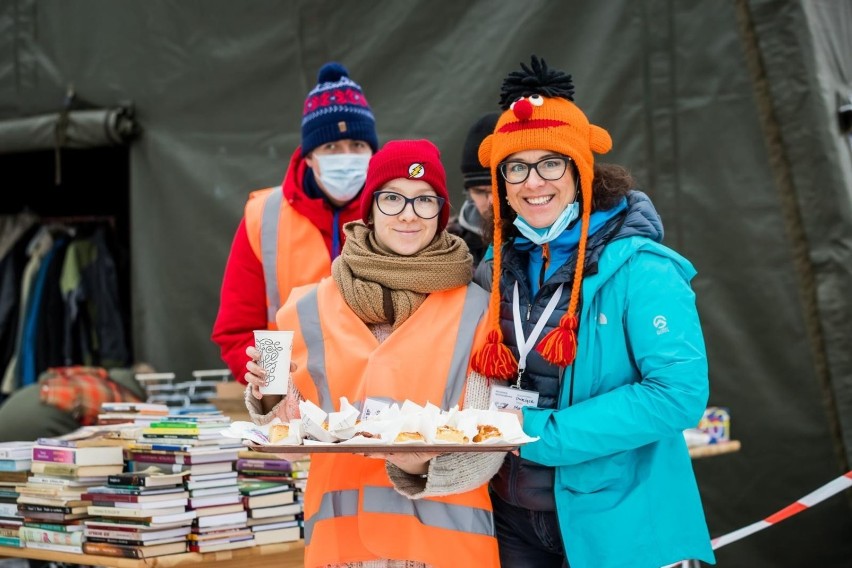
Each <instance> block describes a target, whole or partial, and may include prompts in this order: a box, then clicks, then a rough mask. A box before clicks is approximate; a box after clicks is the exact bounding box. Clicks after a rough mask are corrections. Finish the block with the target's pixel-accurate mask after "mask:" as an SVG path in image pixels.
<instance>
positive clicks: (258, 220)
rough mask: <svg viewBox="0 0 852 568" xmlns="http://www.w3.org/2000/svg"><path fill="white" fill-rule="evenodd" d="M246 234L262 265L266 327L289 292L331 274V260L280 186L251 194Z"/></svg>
mask: <svg viewBox="0 0 852 568" xmlns="http://www.w3.org/2000/svg"><path fill="white" fill-rule="evenodd" d="M245 219H246V231H247V232H248V238H249V243H250V244H251V248H252V250H253V251H254V254H255V256H257V258H258V260H260V261H261V263H262V264H263V280H264V282H265V283H266V314H267V327H268V328H269V329H276V327H275V314H276V312H277V311H278V309H279V308H280V307H281V305H282V304H283V303H284V302H286V301H287V297H288V296H289V295H290V291H291V290H292V289H293V288H295V287H297V286H303V285H305V284H311V283H314V282H319V280H320V279H321V278H324V277H326V276H328V275H329V274H331V258H330V257H329V254H328V247H326V246H325V241H324V240H323V237H322V233H320V230H319V229H317V228H316V226H314V224H313V223H311V221H310V220H309V219H307V218H306V217H305V216H304V215H301V214H300V213H299V212H297V211H296V210H295V209H293V207H292V206H291V205H290V203H289V202H288V201H287V200H286V199H284V192H283V191H282V189H281V187H271V188H267V189H261V190H258V191H253V192H252V193H251V195H250V196H249V200H248V202H247V203H246V209H245Z"/></svg>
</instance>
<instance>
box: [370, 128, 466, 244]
mask: <svg viewBox="0 0 852 568" xmlns="http://www.w3.org/2000/svg"><path fill="white" fill-rule="evenodd" d="M398 178H403V179H419V180H422V181H425V182H426V183H428V184H429V185H431V186H432V189H434V190H435V193H436V194H437V195H438V197H443V198H444V206H443V207H442V208H441V213H440V214H439V215H438V232H439V233H440V232H441V231H443V230H444V228H446V226H447V221H448V220H449V218H450V196H449V194H448V193H447V174H446V173H445V172H444V165H443V164H442V163H441V151H440V150H438V147H437V146H435V145H434V144H432V143H431V142H430V141H428V140H391V141H390V142H388V143H387V144H385V145H384V146H382V149H381V150H379V151H378V152H376V153H375V154H373V157H372V158H371V159H370V166H369V167H368V169H367V182H366V183H365V184H364V190H363V191H362V192H361V218H362V219H363V220H364V222H365V223H366V222H367V221H369V219H370V211H372V208H373V194H374V193H376V192H377V191H378V190H380V189H381V188H382V187H384V185H385V184H386V183H388V182H389V181H391V180H394V179H398Z"/></svg>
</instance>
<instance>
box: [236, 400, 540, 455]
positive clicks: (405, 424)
mask: <svg viewBox="0 0 852 568" xmlns="http://www.w3.org/2000/svg"><path fill="white" fill-rule="evenodd" d="M339 408H340V410H339V411H337V412H332V413H326V412H325V411H324V410H323V409H321V408H320V407H318V406H317V405H315V404H314V403H312V402H310V401H301V402H300V403H299V411H300V413H301V416H302V418H301V420H292V421H290V436H289V437H288V438H287V439H284V440H278V441H276V442H275V445H299V444H304V445H321V444H343V445H376V446H387V445H394V444H421V445H433V444H437V445H442V446H443V445H452V444H454V443H461V442H451V441H447V440H438V439H436V438H435V436H436V434H437V430H438V428H439V427H441V426H451V427H453V428H456V429H458V430H461V431H462V432H463V433H464V435H465V436H466V437H467V438H468V440H469V442H467V443H465V445H469V444H482V445H485V444H495V445H521V444H526V443H529V442H534V441H536V440H537V439H538V438H532V437H530V436H527V435H526V434H525V433H524V431H523V429H522V428H521V424H520V422H519V421H518V417H517V416H516V415H515V414H513V413H509V412H500V411H498V410H496V409H491V410H478V409H465V410H459V408H458V407H453V408H451V409H450V410H442V409H441V408H439V407H438V406H435V405H434V404H430V403H427V404H426V405H425V406H421V405H419V404H416V403H414V402H412V401H410V400H406V401H404V402H403V403H402V405H398V404H392V405H390V406H389V407H388V408H386V409H385V410H383V411H382V412H381V413H380V414H379V415H377V416H375V417H372V418H369V419H367V420H358V416H359V414H360V412H359V410H358V409H357V408H356V407H355V406H353V405H352V404H350V403H349V401H348V400H347V399H346V398H345V397H341V399H340V406H339ZM275 422H280V421H278V419H277V418H276V419H275V421H273V423H275ZM483 425H488V426H493V427H495V428H497V429H498V430H499V431H500V436H499V437H494V438H489V439H487V440H484V441H482V442H473V439H474V436H476V435H477V433H478V432H479V427H480V426H483ZM270 428H271V424H270V425H266V426H257V425H255V424H252V423H250V422H234V423H232V424H231V425H230V426H229V428H227V429H226V430H225V431H224V432H223V435H225V436H228V437H234V438H242V439H244V440H248V441H250V442H252V443H255V444H258V445H270V442H269V430H270ZM401 432H417V433H419V434H420V435H422V437H423V440H406V441H399V442H397V441H396V438H397V436H398V435H399V434H400V433H401ZM365 434H366V435H365Z"/></svg>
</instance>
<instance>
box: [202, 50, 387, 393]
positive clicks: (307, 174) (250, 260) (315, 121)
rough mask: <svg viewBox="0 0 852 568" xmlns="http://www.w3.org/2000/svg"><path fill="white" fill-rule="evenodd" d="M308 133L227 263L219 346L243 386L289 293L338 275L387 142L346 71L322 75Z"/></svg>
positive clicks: (257, 204) (250, 208) (249, 213)
mask: <svg viewBox="0 0 852 568" xmlns="http://www.w3.org/2000/svg"><path fill="white" fill-rule="evenodd" d="M301 134H302V137H301V146H300V147H298V148H296V150H295V152H293V156H292V157H291V158H290V166H289V168H288V169H287V174H286V176H285V178H284V181H283V183H282V184H281V185H279V186H276V187H272V188H268V189H264V190H260V191H255V192H253V193H252V194H251V196H250V197H249V200H248V202H247V203H246V207H245V216H244V218H243V220H242V221H241V222H240V225H239V227H238V228H237V231H236V234H235V235H234V240H233V244H232V245H231V252H230V255H229V256H228V261H227V265H226V266H225V274H224V277H223V279H222V289H221V296H220V303H219V313H218V315H217V316H216V322H215V323H214V325H213V333H212V340H213V342H214V343H216V344H217V345H218V346H219V348H220V350H221V354H222V360H223V361H224V362H225V364H227V365H228V368H229V369H230V370H231V373H232V374H233V375H234V377H235V378H236V379H237V380H238V381H240V382H245V379H244V377H243V375H244V374H245V345H246V343H248V342H251V341H252V339H253V336H252V332H253V331H254V330H256V329H267V328H268V329H275V312H277V311H278V308H279V307H281V306H282V305H283V304H284V302H285V301H286V300H287V297H288V296H289V294H290V290H292V289H293V288H294V287H296V286H302V285H304V284H310V283H312V282H318V281H319V279H320V278H323V277H325V276H328V275H329V274H330V271H331V261H332V260H333V259H334V258H336V257H337V255H338V254H340V247H341V246H342V244H343V231H342V227H343V224H344V223H346V222H348V221H352V220H354V219H358V217H359V195H360V192H361V188H362V187H363V186H364V180H365V178H366V173H367V164H368V163H369V160H370V157H371V156H372V155H373V152H374V151H375V150H376V149H378V139H377V136H376V122H375V119H374V118H373V113H372V110H371V109H370V105H369V103H368V102H367V99H366V98H365V97H364V93H363V92H362V90H361V87H360V86H359V85H358V84H357V83H355V82H354V81H353V80H352V79H350V78H349V72H348V71H347V69H346V68H345V67H344V66H343V65H341V64H339V63H334V62H332V63H327V64H325V65H323V66H322V68H321V69H320V70H319V73H318V76H317V85H316V86H315V87H314V88H313V89H312V90H311V92H310V93H308V96H307V97H306V98H305V105H304V108H303V112H302V127H301Z"/></svg>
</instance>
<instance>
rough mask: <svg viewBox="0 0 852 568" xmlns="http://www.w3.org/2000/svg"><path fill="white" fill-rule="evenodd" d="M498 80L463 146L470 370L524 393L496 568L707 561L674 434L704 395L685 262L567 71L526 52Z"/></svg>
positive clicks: (495, 492)
mask: <svg viewBox="0 0 852 568" xmlns="http://www.w3.org/2000/svg"><path fill="white" fill-rule="evenodd" d="M521 67H522V69H521V70H520V71H515V72H513V73H511V74H509V75H508V77H507V78H506V79H505V80H504V81H503V86H502V92H501V100H500V102H501V106H502V108H503V113H502V114H501V115H500V118H499V120H498V121H497V124H496V125H495V127H494V130H493V132H492V133H491V134H490V135H489V136H487V137H486V138H485V139H484V140H483V142H482V144H481V145H480V147H479V159H480V162H481V163H482V165H484V166H486V167H488V168H489V169H490V171H491V189H492V204H493V210H492V218H493V232H492V237H493V246H494V248H493V253H494V259H493V261H488V262H487V263H482V264H480V266H479V269H478V270H477V279H479V277H480V276H487V275H488V272H489V268H491V266H493V286H491V282H490V280H491V279H490V278H489V279H485V280H483V281H481V282H482V284H483V285H484V286H488V288H489V289H491V294H492V296H491V302H492V303H491V313H490V317H491V320H492V321H491V322H490V325H489V334H488V340H487V342H486V344H485V346H483V347H482V348H481V349H480V350H479V351H477V352H476V353H475V354H474V357H473V368H474V369H475V370H477V371H479V372H480V373H484V374H487V375H489V376H496V377H501V378H507V379H510V380H511V381H512V383H513V386H516V387H517V389H511V390H512V391H515V392H516V393H523V395H524V399H525V401H526V402H525V404H523V405H521V406H522V409H521V412H522V421H523V428H524V432H525V433H527V434H528V435H530V436H537V437H538V438H539V439H538V440H537V441H535V442H531V443H529V444H526V445H524V446H522V447H521V448H520V451H519V455H514V454H509V455H508V456H507V457H506V461H505V463H504V465H503V467H502V468H501V469H500V472H499V473H498V474H497V475H496V476H495V477H494V479H493V480H492V482H491V488H492V496H493V505H494V516H495V519H496V526H497V540H498V542H499V546H500V560H501V563H502V566H504V567H505V568H519V567H523V568H526V567H529V568H533V567H534V568H548V567H551V568H561V567H564V566H569V565H570V566H571V567H572V568H577V567H585V566H594V567H595V568H610V567H612V568H615V567H622V566H631V567H634V568H658V567H659V566H665V565H668V564H672V563H674V562H679V561H681V560H702V561H705V562H710V563H712V562H713V560H714V558H713V551H712V549H711V546H710V536H709V533H708V531H707V523H706V521H705V519H704V511H703V508H702V505H701V497H700V495H699V493H698V487H697V485H696V482H695V475H694V473H693V471H692V464H691V462H690V458H689V452H688V449H687V446H686V442H685V440H684V436H683V430H685V429H686V428H690V427H693V426H694V425H695V424H697V423H698V421H699V419H700V418H701V416H702V414H703V412H704V409H705V407H706V404H707V397H708V394H709V382H708V376H707V355H706V352H705V349H704V339H703V335H702V331H701V323H700V321H699V318H698V311H697V309H696V305H695V293H694V292H693V290H692V288H691V286H690V280H691V279H692V277H693V276H694V275H695V269H694V268H693V266H692V265H691V264H690V263H689V261H688V260H686V259H685V258H683V257H682V256H680V255H679V254H677V253H676V252H675V251H673V250H671V249H669V248H668V247H666V246H664V245H663V244H662V242H661V241H662V238H663V227H662V223H661V221H660V218H659V215H658V214H657V212H656V210H655V209H654V207H653V205H652V204H651V201H650V200H649V199H648V197H647V196H646V195H645V194H644V193H642V192H640V191H637V190H635V189H634V182H633V179H632V178H631V176H630V174H629V173H628V172H627V170H626V169H624V168H623V167H620V166H616V165H614V164H599V163H596V162H595V156H594V155H595V154H605V153H606V152H608V151H609V150H610V148H611V147H612V139H611V138H610V135H609V133H608V132H607V131H606V130H605V129H603V128H601V127H600V126H597V125H595V124H592V123H591V122H590V121H589V119H588V117H587V116H586V115H585V113H583V111H582V110H581V109H580V108H579V107H578V106H577V105H576V104H575V103H574V85H573V82H572V81H571V76H570V75H566V74H565V73H563V72H561V71H556V70H553V69H550V68H548V67H547V65H546V63H545V62H544V61H543V60H539V59H538V58H536V57H535V56H533V58H532V61H531V63H530V65H529V66H526V65H523V64H522V66H521Z"/></svg>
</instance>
